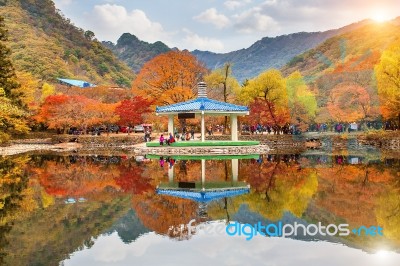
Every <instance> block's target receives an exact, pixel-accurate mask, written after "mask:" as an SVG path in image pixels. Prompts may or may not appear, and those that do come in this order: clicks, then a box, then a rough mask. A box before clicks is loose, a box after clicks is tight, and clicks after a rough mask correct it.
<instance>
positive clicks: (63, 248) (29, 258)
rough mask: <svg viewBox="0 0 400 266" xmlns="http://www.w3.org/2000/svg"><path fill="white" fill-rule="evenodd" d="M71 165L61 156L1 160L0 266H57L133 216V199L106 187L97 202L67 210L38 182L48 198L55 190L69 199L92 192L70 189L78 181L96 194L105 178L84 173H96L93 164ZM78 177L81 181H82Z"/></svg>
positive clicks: (70, 206)
mask: <svg viewBox="0 0 400 266" xmlns="http://www.w3.org/2000/svg"><path fill="white" fill-rule="evenodd" d="M70 159H71V157H62V156H61V157H58V156H57V157H51V156H43V157H42V156H33V157H31V158H29V157H28V156H19V157H6V158H0V173H1V175H0V195H1V198H0V203H1V205H0V218H1V223H0V247H1V255H0V264H6V265H57V264H59V262H60V261H61V260H63V259H66V258H68V256H69V254H71V253H72V252H74V251H76V250H80V249H82V248H83V247H84V246H91V245H92V244H93V240H92V239H93V237H94V238H96V237H97V236H99V235H100V234H101V233H103V232H104V231H105V230H106V229H108V228H110V226H111V225H112V224H113V223H114V222H115V220H117V219H118V218H120V217H121V216H123V215H124V214H125V213H126V212H127V211H128V210H129V208H130V202H131V201H130V198H129V197H126V196H125V197H124V196H123V195H122V194H121V193H119V192H116V191H115V189H112V190H110V189H107V188H108V187H107V186H103V187H104V188H105V189H104V190H102V191H101V193H97V194H98V196H96V199H97V201H95V200H90V201H87V202H83V203H82V202H80V203H76V204H64V202H63V201H57V200H56V199H55V198H54V196H53V195H50V194H48V193H46V191H45V189H43V188H42V187H41V186H40V183H39V181H45V182H44V184H45V185H47V188H48V189H49V188H50V190H49V191H50V192H51V191H53V190H52V188H55V189H54V191H65V193H66V194H70V193H71V195H75V194H73V192H74V191H75V192H76V193H79V194H81V193H84V192H88V193H89V192H90V188H81V189H79V188H77V185H71V183H72V182H73V181H74V180H75V181H76V182H77V183H78V184H79V185H81V186H89V187H91V188H92V189H93V188H94V189H95V188H98V187H99V186H94V185H93V184H94V183H95V182H97V181H99V182H100V184H102V182H103V176H102V175H101V174H99V175H92V174H88V173H84V172H83V170H84V167H83V165H85V166H89V168H95V167H94V164H95V162H94V161H93V160H91V159H88V158H86V160H84V158H79V157H78V158H76V159H77V160H70ZM71 161H72V163H71ZM46 167H49V168H48V169H45V168H46ZM98 167H99V168H100V169H102V170H103V171H104V170H105V169H104V167H107V166H104V165H102V164H98ZM111 168H112V169H114V168H117V167H116V166H113V167H111ZM96 171H97V170H96ZM96 171H95V170H93V169H90V170H89V172H90V173H94V172H96ZM98 171H99V172H100V170H98ZM79 172H80V174H81V175H82V176H83V178H81V177H79ZM96 173H97V172H96ZM58 174H59V175H58ZM28 176H29V179H28ZM69 176H71V178H70V179H67V180H66V182H65V185H64V186H62V185H61V184H62V180H63V178H68V177H69ZM95 176H99V177H100V180H96V178H95ZM91 179H93V180H91ZM51 181H54V182H55V183H51ZM113 182H115V181H113ZM107 184H108V183H107ZM101 186H102V185H100V187H101ZM95 191H96V189H95ZM55 195H58V194H55Z"/></svg>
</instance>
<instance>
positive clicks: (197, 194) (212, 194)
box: [157, 188, 250, 202]
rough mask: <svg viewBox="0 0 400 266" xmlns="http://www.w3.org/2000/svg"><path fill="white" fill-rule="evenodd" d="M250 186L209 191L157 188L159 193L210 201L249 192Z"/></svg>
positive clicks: (198, 200)
mask: <svg viewBox="0 0 400 266" xmlns="http://www.w3.org/2000/svg"><path fill="white" fill-rule="evenodd" d="M249 191H250V189H249V188H229V189H219V190H207V191H190V190H182V189H157V194H159V195H168V196H174V197H178V198H183V199H190V200H194V201H197V202H210V201H213V200H219V199H222V198H226V197H234V196H239V195H243V194H247V193H249Z"/></svg>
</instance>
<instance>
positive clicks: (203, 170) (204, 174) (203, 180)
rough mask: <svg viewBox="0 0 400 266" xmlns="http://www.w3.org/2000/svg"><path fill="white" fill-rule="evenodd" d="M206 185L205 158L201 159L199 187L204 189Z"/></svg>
mask: <svg viewBox="0 0 400 266" xmlns="http://www.w3.org/2000/svg"><path fill="white" fill-rule="evenodd" d="M205 185H206V160H204V159H203V160H201V188H202V189H204V188H205Z"/></svg>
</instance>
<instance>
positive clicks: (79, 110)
mask: <svg viewBox="0 0 400 266" xmlns="http://www.w3.org/2000/svg"><path fill="white" fill-rule="evenodd" d="M115 108H116V105H115V104H106V103H101V102H98V101H95V100H92V99H88V98H86V97H83V96H68V95H51V96H49V97H47V98H46V100H45V102H44V103H43V105H42V106H41V109H40V112H39V114H38V115H37V116H36V120H37V121H38V122H40V123H44V124H47V125H48V127H49V128H52V129H64V130H66V129H68V128H69V127H82V128H83V129H84V130H86V129H87V128H88V127H90V126H94V125H100V124H108V123H115V122H116V121H117V120H118V116H117V115H116V114H115V113H114V112H115Z"/></svg>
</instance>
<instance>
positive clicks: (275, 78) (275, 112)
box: [240, 69, 289, 126]
mask: <svg viewBox="0 0 400 266" xmlns="http://www.w3.org/2000/svg"><path fill="white" fill-rule="evenodd" d="M240 99H241V100H242V101H243V102H244V103H246V104H251V103H253V102H255V101H256V100H261V101H263V103H264V104H265V105H266V109H267V112H268V114H269V118H270V120H271V121H269V122H270V123H272V124H274V125H275V126H283V125H284V124H285V123H287V122H288V120H289V119H288V118H289V113H288V93H287V90H286V83H285V79H284V78H283V76H282V74H281V72H280V71H279V70H276V69H271V70H267V71H265V72H263V73H261V74H260V75H258V76H257V77H255V78H253V79H251V80H249V81H248V82H247V84H246V85H245V86H244V87H243V89H242V90H241V93H240Z"/></svg>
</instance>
